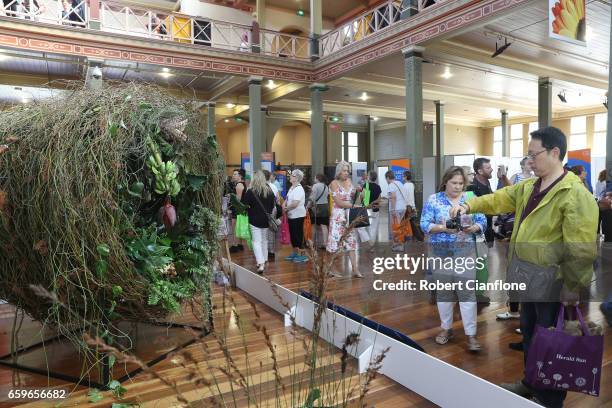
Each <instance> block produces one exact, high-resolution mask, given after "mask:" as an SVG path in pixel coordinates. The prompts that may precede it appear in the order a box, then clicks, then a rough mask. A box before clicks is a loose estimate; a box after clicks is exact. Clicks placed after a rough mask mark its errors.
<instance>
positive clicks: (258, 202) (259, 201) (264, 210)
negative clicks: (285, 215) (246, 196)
mask: <svg viewBox="0 0 612 408" xmlns="http://www.w3.org/2000/svg"><path fill="white" fill-rule="evenodd" d="M268 188H270V187H269V186H268ZM251 193H252V194H253V197H255V201H257V204H259V206H260V207H261V209H262V210H263V212H264V213H265V214H266V215H268V216H269V215H270V213H268V212H267V211H266V208H265V207H264V206H263V204H262V203H261V200H260V199H259V197H258V196H257V194H256V193H255V192H254V191H253V190H251ZM271 193H272V194H274V193H273V192H271Z"/></svg>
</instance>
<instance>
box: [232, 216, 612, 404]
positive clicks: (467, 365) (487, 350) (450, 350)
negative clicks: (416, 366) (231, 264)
mask: <svg viewBox="0 0 612 408" xmlns="http://www.w3.org/2000/svg"><path fill="white" fill-rule="evenodd" d="M379 232H380V233H379V236H380V238H381V240H382V241H385V240H386V234H387V231H386V228H385V225H384V222H382V223H381V229H380V231H379ZM405 248H406V249H405V250H406V252H407V253H408V254H410V255H414V256H418V255H420V254H421V253H423V250H424V248H423V247H422V246H419V245H418V244H406V247H405ZM290 252H291V250H290V248H289V247H287V246H280V245H278V246H277V254H276V257H275V260H274V261H272V262H269V263H268V267H267V269H266V271H265V276H267V277H268V278H269V279H270V280H272V281H274V282H276V283H279V284H280V285H282V286H285V287H287V288H289V289H291V290H293V291H295V292H298V291H299V290H300V289H302V290H306V291H310V288H311V281H312V264H311V263H305V264H295V263H292V262H289V261H286V260H285V259H284V257H285V256H287V255H289V254H290ZM317 256H318V257H322V256H326V255H325V252H324V251H321V250H320V251H318V252H317ZM394 256H395V253H393V252H391V251H390V248H389V243H388V242H381V243H379V244H377V246H376V248H375V250H374V251H373V252H371V251H368V250H361V251H358V266H359V271H360V272H361V273H362V274H363V275H364V278H363V279H359V278H356V277H350V276H349V275H350V271H351V268H350V263H349V260H348V256H343V257H341V258H340V259H338V260H336V263H335V266H334V271H335V273H336V274H340V275H342V276H341V277H339V278H334V279H332V281H331V283H330V285H329V288H330V289H329V291H328V296H329V297H330V298H331V300H332V301H333V302H335V303H336V304H338V305H340V306H343V307H345V308H347V309H349V310H352V311H354V312H357V313H360V314H362V315H364V316H365V317H367V318H369V319H372V320H374V321H376V322H378V323H380V324H383V325H385V326H388V327H390V328H392V329H395V330H398V331H400V332H402V333H404V334H406V335H408V336H409V337H410V338H412V339H413V340H415V341H416V342H417V343H419V344H420V345H421V346H422V347H423V348H424V349H425V351H426V352H427V353H428V354H430V355H432V356H435V357H437V358H439V359H441V360H443V361H445V362H447V363H449V364H452V365H454V366H456V367H459V368H461V369H463V370H466V371H468V372H470V373H472V374H474V375H477V376H479V377H481V378H484V379H486V380H488V381H491V382H493V383H502V382H514V381H515V380H517V379H519V378H522V370H523V353H522V352H518V351H514V350H511V349H510V348H509V347H508V344H509V343H511V342H519V341H521V339H522V337H521V336H520V335H519V334H516V333H515V329H516V328H518V327H519V322H518V320H509V321H498V320H496V314H497V313H501V312H504V311H505V310H506V305H505V301H503V300H502V299H498V300H499V301H492V302H491V303H490V304H488V305H484V304H479V306H478V332H477V336H478V339H479V341H480V342H481V344H482V346H483V350H482V351H481V352H479V353H470V352H468V351H467V349H466V341H467V338H466V336H465V335H464V333H463V327H462V325H461V315H460V313H459V307H458V305H457V306H456V307H455V312H454V324H453V329H454V332H455V337H454V339H452V340H451V341H450V342H449V343H448V344H446V345H443V346H441V345H438V344H437V343H436V342H435V341H434V338H435V336H436V335H437V334H438V332H439V331H440V319H439V315H438V311H437V307H436V306H435V305H432V304H430V302H429V294H428V293H427V292H419V293H414V292H402V291H376V290H374V289H373V282H374V280H376V279H383V280H384V281H386V282H392V281H399V280H401V279H408V280H415V279H420V278H422V277H423V275H422V273H421V274H419V273H417V274H415V275H414V276H411V275H409V274H407V273H406V272H404V271H391V272H384V273H383V274H382V275H375V274H374V273H373V272H372V265H373V258H375V257H394ZM232 259H233V260H234V261H235V262H236V263H238V264H240V265H242V266H244V267H245V268H247V269H250V270H255V269H256V263H255V259H254V256H253V253H252V252H251V251H249V250H244V251H242V252H238V253H235V254H232ZM607 265H609V264H607ZM505 269H506V247H505V246H504V245H503V244H499V243H498V242H497V241H496V243H495V245H494V247H493V248H491V249H490V250H489V274H490V277H489V281H493V280H495V279H496V278H503V273H504V271H505ZM603 269H605V270H604V273H607V274H610V273H611V272H612V270H610V268H609V266H603ZM599 304H600V303H599V302H587V303H583V304H582V305H581V310H582V311H583V314H584V315H585V317H586V318H587V319H588V320H591V321H593V322H596V323H598V324H600V325H602V326H603V327H605V333H604V334H605V336H604V344H605V346H604V347H605V349H604V358H603V367H602V380H601V394H600V396H599V397H598V398H594V397H590V396H585V395H582V394H578V393H568V396H567V399H566V403H565V406H566V407H580V408H582V407H612V329H611V328H610V327H609V326H608V325H607V323H606V321H605V318H604V316H603V314H602V313H601V312H600V310H599ZM440 380H441V382H443V379H440ZM492 406H493V405H492Z"/></svg>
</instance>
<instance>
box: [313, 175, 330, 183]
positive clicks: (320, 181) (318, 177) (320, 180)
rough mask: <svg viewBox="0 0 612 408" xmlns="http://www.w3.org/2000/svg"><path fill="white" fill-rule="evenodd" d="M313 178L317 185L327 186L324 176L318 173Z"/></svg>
mask: <svg viewBox="0 0 612 408" xmlns="http://www.w3.org/2000/svg"><path fill="white" fill-rule="evenodd" d="M315 178H316V179H317V181H318V182H319V183H323V184H327V177H325V174H322V173H319V174H317V175H316V176H315Z"/></svg>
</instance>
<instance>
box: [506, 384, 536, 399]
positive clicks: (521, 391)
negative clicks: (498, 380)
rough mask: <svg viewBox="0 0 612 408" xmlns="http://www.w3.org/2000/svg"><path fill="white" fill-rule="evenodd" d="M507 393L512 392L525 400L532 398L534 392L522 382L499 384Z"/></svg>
mask: <svg viewBox="0 0 612 408" xmlns="http://www.w3.org/2000/svg"><path fill="white" fill-rule="evenodd" d="M499 386H500V387H502V388H503V389H504V390H506V391H510V392H511V393H513V394H516V395H519V396H521V397H523V398H531V397H532V392H531V390H530V389H529V388H527V386H526V385H525V384H523V382H522V381H517V382H515V383H502V384H499Z"/></svg>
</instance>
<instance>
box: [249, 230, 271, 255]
mask: <svg viewBox="0 0 612 408" xmlns="http://www.w3.org/2000/svg"><path fill="white" fill-rule="evenodd" d="M250 227H251V238H252V240H253V252H254V253H255V260H256V261H257V265H261V264H264V263H266V261H267V260H268V228H257V227H254V226H252V225H251V226H250Z"/></svg>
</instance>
